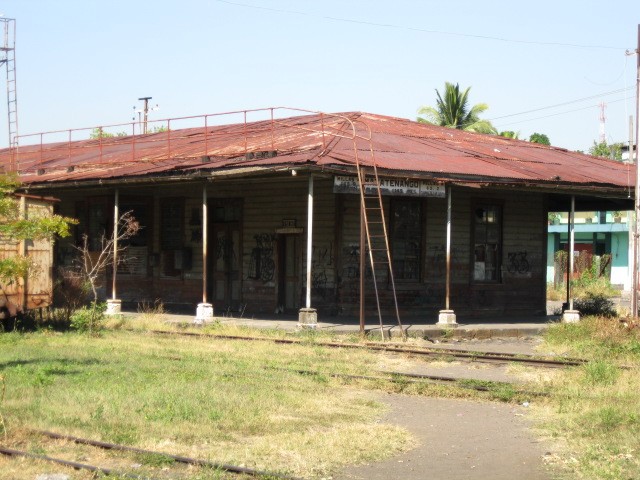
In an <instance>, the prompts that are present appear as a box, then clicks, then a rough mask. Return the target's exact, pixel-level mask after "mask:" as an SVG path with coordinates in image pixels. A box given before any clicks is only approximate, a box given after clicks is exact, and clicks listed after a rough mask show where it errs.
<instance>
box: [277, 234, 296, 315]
mask: <svg viewBox="0 0 640 480" xmlns="http://www.w3.org/2000/svg"><path fill="white" fill-rule="evenodd" d="M299 243H300V236H299V235H280V236H279V238H278V309H279V311H281V312H294V311H296V310H298V309H299V308H300V301H299V298H300V295H299V281H298V279H299V276H300V250H299V248H300V247H299Z"/></svg>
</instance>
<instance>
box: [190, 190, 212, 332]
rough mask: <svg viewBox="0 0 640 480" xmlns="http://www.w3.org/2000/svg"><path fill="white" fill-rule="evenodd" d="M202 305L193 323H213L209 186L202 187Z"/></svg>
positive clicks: (197, 309)
mask: <svg viewBox="0 0 640 480" xmlns="http://www.w3.org/2000/svg"><path fill="white" fill-rule="evenodd" d="M200 224H201V225H202V303H199V304H198V307H197V308H196V318H195V319H194V320H193V323H196V324H198V325H202V324H203V323H206V322H212V321H213V305H212V304H210V303H208V302H207V248H208V235H207V234H208V232H207V230H208V228H209V219H208V210H207V184H206V183H205V184H204V185H203V187H202V222H200Z"/></svg>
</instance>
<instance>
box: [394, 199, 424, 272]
mask: <svg viewBox="0 0 640 480" xmlns="http://www.w3.org/2000/svg"><path fill="white" fill-rule="evenodd" d="M422 223H423V222H422V202H421V201H420V200H414V199H400V198H394V199H392V201H391V225H390V235H389V237H390V238H389V241H390V248H391V258H392V259H393V275H394V277H395V280H398V281H415V282H418V281H420V274H421V269H420V265H421V258H422Z"/></svg>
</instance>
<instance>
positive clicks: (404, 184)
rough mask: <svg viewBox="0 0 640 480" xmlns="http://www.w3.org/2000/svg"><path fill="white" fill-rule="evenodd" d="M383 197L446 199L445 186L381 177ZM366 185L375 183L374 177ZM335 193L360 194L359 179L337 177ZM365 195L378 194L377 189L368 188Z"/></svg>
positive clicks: (334, 183) (409, 179)
mask: <svg viewBox="0 0 640 480" xmlns="http://www.w3.org/2000/svg"><path fill="white" fill-rule="evenodd" d="M378 179H379V181H380V191H381V192H382V195H395V196H401V197H437V198H444V197H445V187H444V185H437V184H435V183H429V182H426V181H424V180H416V179H412V178H400V177H379V178H378ZM365 182H366V183H374V182H375V179H374V177H372V176H367V177H366V178H365ZM333 193H360V188H359V187H358V177H352V176H349V175H336V176H335V177H334V179H333ZM365 193H368V194H371V193H376V189H375V187H372V186H367V187H366V191H365Z"/></svg>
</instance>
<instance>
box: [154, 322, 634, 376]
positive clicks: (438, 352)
mask: <svg viewBox="0 0 640 480" xmlns="http://www.w3.org/2000/svg"><path fill="white" fill-rule="evenodd" d="M150 332H151V333H155V334H160V335H180V336H191V337H204V338H219V339H223V340H244V341H265V342H273V343H284V344H290V345H302V344H304V343H305V342H304V341H303V340H297V339H291V338H269V337H249V336H241V335H217V334H210V333H196V332H170V331H167V330H150ZM314 345H316V346H320V347H330V348H352V349H362V350H372V351H382V352H392V353H406V354H411V355H424V356H432V357H443V356H447V357H455V358H461V359H467V360H469V361H479V362H489V363H521V364H529V365H532V366H540V367H551V368H554V367H559V368H562V367H574V366H579V365H583V364H585V363H587V362H588V360H585V359H581V358H566V359H562V360H553V359H549V358H544V357H539V356H534V355H521V354H518V355H513V354H503V353H490V352H476V351H467V350H464V351H462V350H455V349H445V348H406V347H397V346H394V345H388V344H378V343H372V342H365V343H363V344H356V343H341V342H316V343H314ZM621 368H628V367H624V366H623V367H621Z"/></svg>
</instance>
